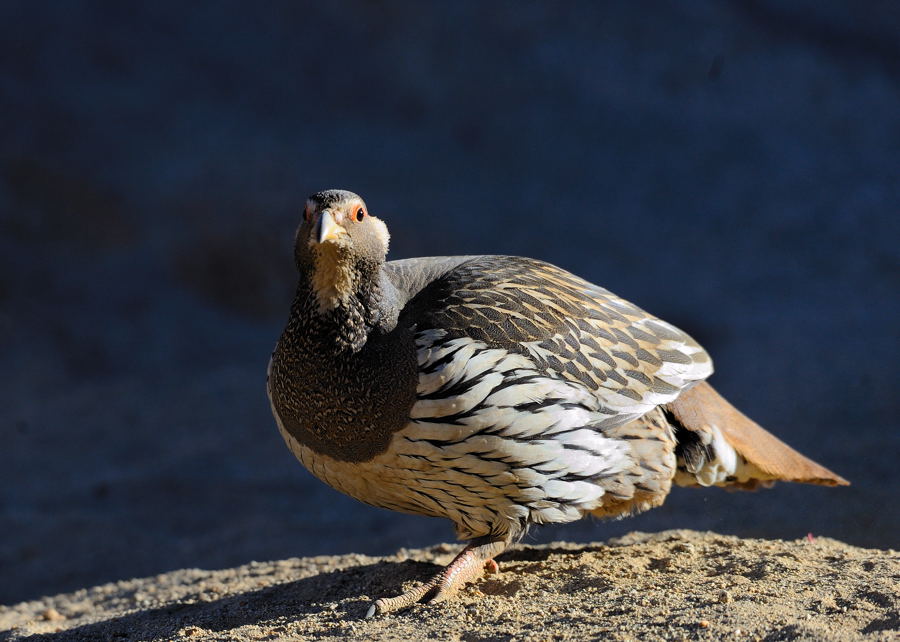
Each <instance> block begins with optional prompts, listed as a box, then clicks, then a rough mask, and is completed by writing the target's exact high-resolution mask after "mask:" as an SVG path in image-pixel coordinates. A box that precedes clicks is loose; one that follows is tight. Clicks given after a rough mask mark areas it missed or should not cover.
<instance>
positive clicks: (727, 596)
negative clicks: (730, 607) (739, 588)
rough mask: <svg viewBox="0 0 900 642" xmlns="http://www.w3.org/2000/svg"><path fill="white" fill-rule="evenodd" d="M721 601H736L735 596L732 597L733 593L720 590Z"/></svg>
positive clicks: (724, 602) (725, 602) (723, 602)
mask: <svg viewBox="0 0 900 642" xmlns="http://www.w3.org/2000/svg"><path fill="white" fill-rule="evenodd" d="M718 598H719V602H721V603H722V604H728V603H729V602H734V597H732V595H731V593H729V592H728V591H719V595H718Z"/></svg>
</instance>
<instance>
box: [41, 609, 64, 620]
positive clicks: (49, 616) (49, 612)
mask: <svg viewBox="0 0 900 642" xmlns="http://www.w3.org/2000/svg"><path fill="white" fill-rule="evenodd" d="M41 619H42V620H46V621H47V622H58V621H59V620H63V619H65V616H64V615H62V614H61V613H60V612H59V611H57V610H56V609H54V608H53V607H50V608H49V609H45V610H44V612H43V613H41Z"/></svg>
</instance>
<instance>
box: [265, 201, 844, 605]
mask: <svg viewBox="0 0 900 642" xmlns="http://www.w3.org/2000/svg"><path fill="white" fill-rule="evenodd" d="M389 240H390V235H389V233H388V229H387V226H386V225H385V223H384V222H383V221H382V220H381V219H379V218H378V217H376V216H374V215H372V214H371V213H370V212H369V209H368V207H367V205H366V203H365V202H364V201H363V199H362V198H360V197H359V196H358V195H356V194H355V193H353V192H349V191H346V190H337V189H333V190H325V191H321V192H317V193H315V194H313V195H312V196H310V197H309V198H308V200H307V201H306V205H305V208H304V211H303V216H302V220H301V221H300V223H299V226H298V228H297V231H296V235H295V239H294V262H295V264H296V268H297V272H298V279H297V288H296V294H295V297H294V299H293V302H292V304H291V308H290V313H289V316H288V319H287V323H286V325H285V328H284V330H283V332H282V333H281V335H280V337H279V339H278V341H277V344H276V346H275V349H274V351H273V352H272V356H271V359H270V361H269V366H268V372H267V384H266V387H267V392H268V396H269V400H270V404H271V408H272V412H273V415H274V417H275V422H276V424H277V426H278V429H279V431H280V433H281V436H282V437H283V438H284V440H285V442H286V443H287V445H288V447H289V448H290V450H291V452H292V453H293V454H294V455H295V456H296V457H297V459H299V460H300V462H301V463H302V464H303V465H304V466H305V467H306V468H307V469H308V470H309V471H310V472H311V473H312V474H313V475H314V476H315V477H317V478H318V479H320V480H322V481H323V482H325V483H326V484H328V485H329V486H331V487H333V488H334V489H336V490H338V491H340V492H343V493H346V494H347V495H350V496H351V497H354V498H355V499H357V500H359V501H362V502H364V503H366V504H369V505H372V506H377V507H381V508H386V509H392V510H396V511H401V512H405V513H412V514H417V515H427V516H436V517H443V518H447V519H449V520H450V521H451V522H452V523H453V525H454V527H455V531H456V535H457V537H458V538H459V539H460V540H463V541H465V542H466V545H465V547H464V548H463V549H462V551H461V552H460V553H459V554H458V555H457V556H456V557H455V558H454V560H453V561H452V562H450V564H448V565H447V566H446V567H445V568H443V569H441V570H440V571H439V572H437V573H436V574H434V576H433V577H431V578H429V579H428V580H427V581H425V582H423V583H421V584H419V585H417V586H415V587H414V588H412V589H410V590H408V591H406V592H405V593H402V594H400V595H398V596H393V597H387V596H386V597H380V598H378V599H377V600H375V601H374V602H373V603H372V604H371V606H370V608H369V611H368V613H367V616H369V617H371V616H374V615H376V614H380V613H389V612H391V611H396V610H399V609H403V608H406V607H409V606H411V605H413V604H415V603H417V602H428V603H437V602H442V601H444V600H447V599H449V598H451V597H452V596H453V595H454V594H455V593H456V592H457V591H459V589H460V588H461V587H462V586H464V585H465V584H467V583H469V582H471V581H475V580H477V579H479V578H480V577H482V575H484V574H485V573H486V572H491V571H494V570H496V568H497V565H496V561H495V560H494V558H495V557H496V556H497V555H499V554H500V553H502V552H503V551H504V550H506V549H507V548H508V547H509V546H510V545H512V544H514V543H516V542H518V541H519V540H520V539H521V538H522V537H523V536H524V535H525V533H526V532H527V531H528V529H529V528H530V527H531V526H533V525H540V524H549V523H567V522H572V521H575V520H578V519H581V518H583V517H586V516H596V517H601V518H618V517H623V516H628V515H633V514H636V513H640V512H642V511H645V510H648V509H651V508H654V507H657V506H660V505H661V504H662V503H663V501H664V500H665V498H666V496H667V495H668V494H669V492H670V490H671V488H672V485H673V484H675V485H679V486H730V487H733V488H738V489H755V488H759V487H766V486H770V485H772V483H773V482H775V481H791V482H804V483H812V484H822V485H830V486H839V485H847V484H848V482H847V481H846V480H845V479H843V478H842V477H840V476H839V475H837V474H835V473H833V472H832V471H830V470H828V469H827V468H825V467H824V466H821V465H820V464H818V463H816V462H814V461H812V460H811V459H808V458H807V457H805V456H803V455H801V454H800V453H799V452H797V451H796V450H794V449H793V448H791V447H790V446H788V445H787V444H785V443H784V442H782V441H781V440H779V439H778V438H777V437H775V436H774V435H772V434H771V433H769V432H767V431H766V430H765V429H763V428H762V427H761V426H759V425H758V424H757V423H755V422H754V421H752V420H751V419H749V418H748V417H747V416H745V415H744V414H743V413H741V412H740V411H739V410H737V409H736V408H735V407H734V406H732V405H731V404H730V403H729V402H728V401H727V400H725V399H724V398H723V397H722V396H721V395H719V394H718V392H717V391H716V390H715V389H714V388H713V387H712V386H711V385H710V384H709V383H708V382H707V379H708V378H709V377H710V375H711V374H712V372H713V365H712V360H711V358H710V356H709V355H708V354H707V352H706V350H704V349H703V347H701V346H700V345H699V344H698V343H697V342H696V341H695V340H694V339H693V338H691V337H690V336H689V335H688V334H686V333H685V332H683V331H682V330H679V329H678V328H676V327H675V326H673V325H671V324H670V323H667V322H665V321H663V320H661V319H658V318H656V317H654V316H653V315H651V314H649V313H647V312H645V311H644V310H642V309H641V308H639V307H637V306H636V305H634V304H632V303H630V302H628V301H626V300H624V299H622V298H620V297H618V296H616V295H615V294H613V293H611V292H610V291H608V290H606V289H604V288H602V287H600V286H598V285H594V284H592V283H590V282H588V281H586V280H584V279H582V278H580V277H578V276H576V275H574V274H572V273H570V272H568V271H566V270H564V269H562V268H559V267H556V266H554V265H551V264H550V263H546V262H544V261H540V260H537V259H531V258H525V257H518V256H502V255H478V256H439V257H423V258H411V259H402V260H391V261H388V260H387V253H388V245H389Z"/></svg>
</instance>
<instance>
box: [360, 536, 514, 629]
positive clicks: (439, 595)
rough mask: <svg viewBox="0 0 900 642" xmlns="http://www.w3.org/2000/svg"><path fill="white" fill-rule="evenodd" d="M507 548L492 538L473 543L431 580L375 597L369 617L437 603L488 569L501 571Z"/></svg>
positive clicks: (504, 544)
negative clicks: (498, 559) (499, 561)
mask: <svg viewBox="0 0 900 642" xmlns="http://www.w3.org/2000/svg"><path fill="white" fill-rule="evenodd" d="M505 548H506V542H503V541H491V542H487V543H482V544H478V543H475V542H473V543H471V544H469V545H468V546H466V547H465V548H464V549H463V550H462V552H461V553H460V554H459V555H457V556H456V557H455V558H454V560H453V561H452V562H450V563H449V564H448V565H447V566H446V567H445V568H443V569H442V570H441V571H440V572H439V573H438V574H437V575H435V576H434V577H432V578H431V579H430V580H428V581H427V582H425V583H424V584H422V585H421V586H417V587H416V588H413V589H410V590H409V591H406V592H405V593H403V594H402V595H398V596H397V597H383V598H381V599H378V600H375V602H373V603H372V606H370V607H369V611H368V612H367V613H366V617H367V618H370V617H373V616H375V615H378V614H379V613H390V612H391V611H399V610H400V609H405V608H407V607H410V606H412V605H413V604H415V603H417V602H425V603H427V604H435V603H436V602H443V601H444V600H447V599H449V598H450V597H452V596H453V595H454V594H455V593H456V592H457V591H458V590H459V589H461V588H462V587H463V586H465V585H466V584H468V583H469V582H474V581H475V580H477V579H479V578H480V577H481V576H482V575H484V574H485V572H488V573H497V572H499V570H500V567H499V566H498V565H497V562H495V561H494V556H496V555H499V554H500V553H502V552H503V549H505Z"/></svg>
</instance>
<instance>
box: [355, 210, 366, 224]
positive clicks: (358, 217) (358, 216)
mask: <svg viewBox="0 0 900 642" xmlns="http://www.w3.org/2000/svg"><path fill="white" fill-rule="evenodd" d="M364 218H366V208H364V207H360V208H359V209H357V210H356V220H357V221H362V220H363V219H364Z"/></svg>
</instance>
